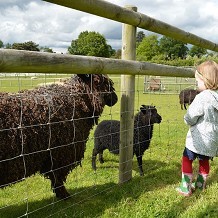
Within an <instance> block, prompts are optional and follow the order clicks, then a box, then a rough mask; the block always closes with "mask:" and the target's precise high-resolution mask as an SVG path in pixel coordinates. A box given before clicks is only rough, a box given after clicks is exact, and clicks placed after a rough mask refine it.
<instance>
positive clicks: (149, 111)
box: [140, 105, 162, 124]
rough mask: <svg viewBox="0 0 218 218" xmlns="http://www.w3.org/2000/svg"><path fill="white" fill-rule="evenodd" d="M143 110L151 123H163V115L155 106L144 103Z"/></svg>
mask: <svg viewBox="0 0 218 218" xmlns="http://www.w3.org/2000/svg"><path fill="white" fill-rule="evenodd" d="M140 110H141V112H142V113H143V114H144V115H145V117H146V118H147V120H149V123H150V124H154V123H161V120H162V117H161V116H160V115H159V114H158V112H157V109H156V108H155V106H150V105H142V106H141V108H140Z"/></svg>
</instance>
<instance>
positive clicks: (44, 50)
mask: <svg viewBox="0 0 218 218" xmlns="http://www.w3.org/2000/svg"><path fill="white" fill-rule="evenodd" d="M40 51H43V52H49V53H54V52H53V50H52V49H51V48H48V47H41V48H40Z"/></svg>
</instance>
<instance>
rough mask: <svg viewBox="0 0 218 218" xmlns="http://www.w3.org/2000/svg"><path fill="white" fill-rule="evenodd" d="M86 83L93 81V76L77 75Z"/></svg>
mask: <svg viewBox="0 0 218 218" xmlns="http://www.w3.org/2000/svg"><path fill="white" fill-rule="evenodd" d="M77 76H78V77H80V78H81V79H82V80H83V81H84V82H86V81H90V80H91V74H77Z"/></svg>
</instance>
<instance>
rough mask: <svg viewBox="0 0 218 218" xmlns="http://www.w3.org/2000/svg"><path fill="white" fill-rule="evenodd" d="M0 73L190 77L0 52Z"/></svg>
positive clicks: (178, 70) (119, 63)
mask: <svg viewBox="0 0 218 218" xmlns="http://www.w3.org/2000/svg"><path fill="white" fill-rule="evenodd" d="M0 72H7V73H12V72H17V73H60V74H61V73H63V74H66V73H69V74H83V73H84V74H95V73H102V74H119V75H120V74H126V75H155V76H170V77H194V71H193V69H192V68H183V67H174V66H168V65H161V64H154V63H149V62H139V61H131V60H120V59H111V58H100V57H90V56H78V55H69V54H54V53H46V52H34V51H23V50H13V49H0Z"/></svg>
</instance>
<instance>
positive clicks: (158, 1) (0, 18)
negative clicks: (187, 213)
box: [0, 0, 218, 53]
mask: <svg viewBox="0 0 218 218" xmlns="http://www.w3.org/2000/svg"><path fill="white" fill-rule="evenodd" d="M78 1H79V0H78ZM108 2H110V3H113V4H116V5H118V6H121V7H125V6H126V5H134V6H136V7H137V11H138V12H140V13H142V14H145V15H147V16H150V17H152V18H154V19H157V20H161V21H163V22H165V23H167V24H170V25H172V26H176V27H178V28H180V29H182V30H184V31H186V32H190V33H193V34H195V35H198V36H200V37H202V38H205V39H207V40H210V41H212V42H214V43H218V28H217V26H218V13H217V10H218V1H217V0H207V1H205V0H108ZM86 30H88V31H95V32H99V33H100V34H102V35H103V36H104V37H105V38H106V40H107V44H109V45H111V46H112V48H113V49H116V50H117V49H121V45H122V42H121V38H122V24H121V23H119V22H116V21H112V20H109V19H106V18H102V17H98V16H96V15H91V14H88V13H84V12H81V11H77V10H74V9H70V8H66V7H63V6H59V5H55V4H52V3H48V2H44V1H41V0H0V40H1V41H3V43H4V44H6V43H10V44H13V43H23V42H27V41H33V42H35V43H36V44H39V46H43V47H45V46H46V47H49V48H52V49H53V51H54V52H57V53H67V48H68V47H69V46H70V44H71V41H72V40H76V39H77V38H78V35H79V34H80V33H81V32H83V31H86ZM137 31H144V32H145V34H150V33H151V32H148V31H146V30H143V29H140V28H138V29H137Z"/></svg>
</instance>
